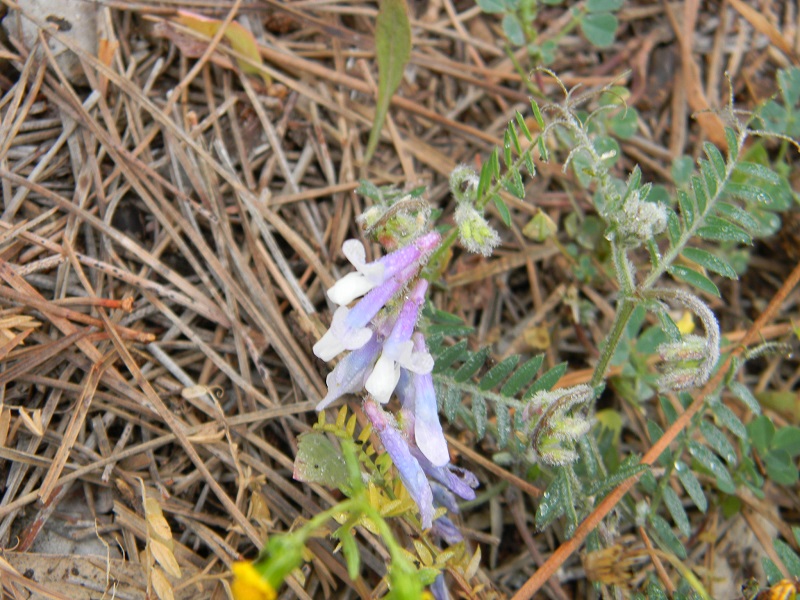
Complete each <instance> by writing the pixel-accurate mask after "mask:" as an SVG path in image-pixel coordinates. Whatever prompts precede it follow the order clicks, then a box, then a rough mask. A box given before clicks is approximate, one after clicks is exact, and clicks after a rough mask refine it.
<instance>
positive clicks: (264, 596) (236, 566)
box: [231, 562, 277, 600]
mask: <svg viewBox="0 0 800 600" xmlns="http://www.w3.org/2000/svg"><path fill="white" fill-rule="evenodd" d="M231 571H232V572H233V583H232V584H231V591H232V592H233V597H234V600H275V598H276V597H277V594H276V593H275V590H274V589H272V586H271V585H270V584H269V582H268V581H266V580H264V579H263V578H262V577H261V575H260V574H259V573H258V571H256V569H255V567H253V563H251V562H235V563H233V565H232V566H231Z"/></svg>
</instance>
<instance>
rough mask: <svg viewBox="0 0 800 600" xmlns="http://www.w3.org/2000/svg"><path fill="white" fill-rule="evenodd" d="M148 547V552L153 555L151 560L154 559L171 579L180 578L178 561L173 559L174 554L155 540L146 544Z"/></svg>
mask: <svg viewBox="0 0 800 600" xmlns="http://www.w3.org/2000/svg"><path fill="white" fill-rule="evenodd" d="M148 546H149V547H150V552H151V553H152V554H153V558H155V559H156V562H157V563H158V564H160V565H161V566H162V567H164V570H165V571H166V572H167V573H168V574H169V575H172V576H173V577H180V576H181V567H180V565H179V564H178V559H176V558H175V554H174V553H173V552H172V550H171V549H170V548H169V547H167V545H166V544H164V543H163V542H160V541H158V540H155V539H151V540H150V541H149V542H148ZM157 570H158V569H153V571H157Z"/></svg>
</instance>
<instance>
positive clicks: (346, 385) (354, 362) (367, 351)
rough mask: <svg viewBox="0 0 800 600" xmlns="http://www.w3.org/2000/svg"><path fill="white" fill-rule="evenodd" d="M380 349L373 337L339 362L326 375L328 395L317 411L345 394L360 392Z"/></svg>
mask: <svg viewBox="0 0 800 600" xmlns="http://www.w3.org/2000/svg"><path fill="white" fill-rule="evenodd" d="M380 348H381V343H380V341H379V340H378V336H377V335H374V336H373V337H372V339H371V340H370V341H369V342H367V343H366V344H365V345H364V346H362V347H361V348H359V349H358V350H355V351H354V352H350V353H349V354H348V355H347V356H345V357H344V358H343V359H342V360H341V361H339V364H338V365H336V368H335V369H334V370H333V371H331V372H330V373H328V377H327V378H326V380H325V383H327V384H328V393H327V394H326V396H325V397H324V398H323V399H322V401H321V402H320V403H319V404H317V410H323V409H325V408H326V407H327V406H328V405H329V404H330V403H331V402H333V401H335V400H337V399H338V398H341V397H342V396H344V395H345V394H354V393H356V392H358V391H360V390H362V389H363V388H364V381H365V380H366V378H367V377H368V375H369V373H370V371H371V368H372V365H373V363H374V362H375V359H376V358H377V356H378V352H379V351H380Z"/></svg>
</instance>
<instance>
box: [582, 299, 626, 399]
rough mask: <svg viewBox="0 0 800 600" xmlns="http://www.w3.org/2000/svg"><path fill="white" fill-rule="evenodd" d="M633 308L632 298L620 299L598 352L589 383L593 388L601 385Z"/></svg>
mask: <svg viewBox="0 0 800 600" xmlns="http://www.w3.org/2000/svg"><path fill="white" fill-rule="evenodd" d="M634 308H636V303H635V302H634V301H633V299H632V298H630V297H626V296H623V297H621V298H620V300H619V306H618V308H617V314H616V316H615V317H614V324H613V325H612V327H611V331H610V332H609V334H608V338H607V339H606V343H605V344H603V349H602V351H601V352H600V360H599V361H598V363H597V366H596V367H595V368H594V373H593V374H592V380H591V382H590V383H589V385H591V386H592V387H593V388H596V387H597V386H599V385H600V384H601V383H603V380H604V379H605V374H606V371H607V370H608V365H609V364H610V363H611V359H612V358H613V356H614V353H615V352H616V350H617V346H618V345H619V342H620V340H621V339H622V335H623V334H624V333H625V327H626V326H627V325H628V320H629V319H630V318H631V315H632V314H633V309H634Z"/></svg>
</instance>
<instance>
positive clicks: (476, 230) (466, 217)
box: [455, 203, 500, 256]
mask: <svg viewBox="0 0 800 600" xmlns="http://www.w3.org/2000/svg"><path fill="white" fill-rule="evenodd" d="M455 219H456V226H457V227H458V235H459V238H460V239H461V243H462V244H463V245H464V247H465V248H466V249H467V250H469V251H470V252H474V253H476V254H483V255H484V256H490V255H491V254H492V250H493V249H494V248H495V246H497V245H498V244H500V236H499V235H497V232H496V231H495V230H494V229H492V228H491V226H490V225H489V223H487V222H486V219H484V218H483V217H482V216H481V214H480V213H479V212H478V211H477V210H475V208H473V207H472V206H471V205H470V204H466V203H464V204H459V205H458V207H457V208H456V214H455Z"/></svg>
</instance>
